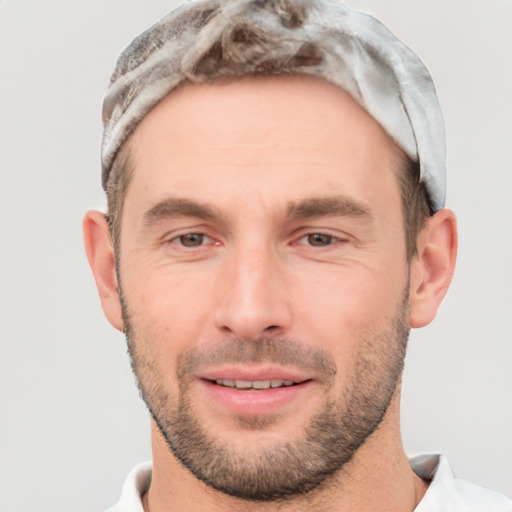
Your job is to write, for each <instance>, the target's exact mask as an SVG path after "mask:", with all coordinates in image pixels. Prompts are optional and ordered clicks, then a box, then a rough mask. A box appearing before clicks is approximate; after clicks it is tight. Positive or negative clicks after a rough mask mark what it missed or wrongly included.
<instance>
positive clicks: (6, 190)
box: [0, 0, 512, 512]
mask: <svg viewBox="0 0 512 512" xmlns="http://www.w3.org/2000/svg"><path fill="white" fill-rule="evenodd" d="M347 3H349V4H350V5H352V6H354V7H358V8H360V9H361V10H366V11H367V12H373V13H375V14H376V15H377V17H379V18H380V19H381V20H382V21H384V22H385V23H386V24H387V25H388V26H389V27H390V28H391V29H392V30H393V31H394V32H395V33H396V34H397V35H398V36H399V37H400V38H401V39H403V40H404V41H405V42H406V43H407V44H408V45H409V46H411V47H412V48H413V49H414V50H415V51H416V52H417V53H418V54H419V55H420V56H421V58H422V59H423V60H424V62H425V63H426V64H427V67H428V68H429V69H430V71H431V73H432V75H433V76H434V79H435V82H436V84H437V89H438V92H439V97H440V101H441V104H442V107H443V110H444V114H445V118H446V126H447V134H448V135H447V136H448V168H449V195H448V205H449V206H450V207H451V208H452V209H454V210H455V211H456V213H457V214H458V218H459V227H460V256H459V262H458V267H457V272H456V275H455V279H454V282H453V285H452V288H451V290H450V292H449V294H448V296H447V298H446V300H445V303H444V304H443V306H442V308H441V311H440V313H439V315H438V318H437V319H436V321H435V323H434V324H433V325H432V326H429V327H427V328H424V329H422V330H419V331H415V332H413V334H412V337H411V343H410V350H409V355H408V359H407V364H406V373H405V384H404V397H403V431H404V440H405V445H406V448H407V450H408V452H409V453H410V454H416V453H420V452H442V453H444V454H446V455H447V456H448V457H449V460H450V462H451V465H452V469H453V470H454V472H455V474H456V475H457V476H460V477H462V478H465V479H468V480H472V481H475V482H477V483H480V484H481V485H484V486H487V487H490V488H493V489H496V490H499V491H501V492H503V493H505V494H508V495H512V463H511V461H512V436H511V432H512V406H511V402H510V395H511V393H510V392H511V388H512V344H511V341H512V325H511V324H512V322H511V316H512V286H511V285H512V275H511V274H512V263H511V261H512V260H511V258H510V254H511V249H512V227H511V226H512V222H511V221H512V201H511V200H510V199H511V193H512V173H511V163H512V149H511V148H512V100H511V91H512V71H511V62H512V16H511V15H512V3H511V2H510V1H509V0H480V1H472V0H460V1H454V0H451V1H443V2H441V1H437V2H436V1H432V0H408V1H384V0H374V1H350V2H347ZM175 4H176V2H172V1H166V2H163V1H156V0H145V1H142V0H139V1H127V0H117V1H115V0H101V1H98V0H97V1H91V0H87V1H85V0H82V1H72V0H65V1H49V0H46V1H41V0H38V1H32V2H30V1H26V0H11V1H6V0H4V1H3V2H1V3H0V29H1V30H0V45H1V46H0V52H1V53H0V70H1V90H0V109H1V110H0V114H1V116H0V130H1V131H0V144H1V147H0V165H1V182H0V187H1V189H0V190H1V286H0V293H1V319H0V327H1V335H2V337H1V346H0V350H1V352H0V357H1V359H0V371H1V374H0V375H1V377H0V378H1V380H0V414H1V423H0V429H1V430H0V478H1V480H0V482H1V484H0V485H1V487H0V509H1V510H2V511H4V512H14V511H46V512H53V511H70V510H72V511H92V510H101V509H103V508H106V507H107V506H109V505H111V504H113V503H114V502H115V501H116V500H117V498H118V495H119V492H120V489H121V486H122V482H123V480H124V478H125V476H126V474H127V473H128V471H129V470H130V469H131V468H132V466H133V465H135V464H136V463H137V462H140V461H142V460H146V459H148V458H149V457H150V446H149V420H148V418H147V415H146V412H145V409H144V406H143V404H142V402H141V401H140V399H139V398H138V394H137V391H136V389H135V386H134V382H133V378H132V375H131V372H130V369H129V364H128V360H127V357H126V354H125V352H126V351H125V345H124V339H123V336H122V335H121V334H119V333H117V332H116V331H114V330H113V329H112V328H111V327H110V325H109V324H108V323H107V321H106V320H105V319H104V317H103V313H102V311H101V308H100V305H99V300H98V298H97V295H96V290H95V286H94V284H93V279H92V275H91V273H90V271H89V269H88V266H87V262H86V258H85V255H84V251H83V248H82V239H81V218H82V216H83V214H84V212H85V211H86V210H87V209H89V208H91V207H95V208H103V206H104V198H103V195H102V192H101V188H100V176H99V175H100V171H99V145H100V137H101V121H100V108H101V101H102V96H103V94H104V91H105V88H106V86H107V83H108V77H109V75H110V72H111V70H112V67H113V65H114V62H115V59H116V58H117V55H118V54H119V52H120V51H121V50H122V49H123V48H124V46H125V45H126V44H127V43H128V42H129V41H130V40H131V38H132V37H133V36H134V35H136V34H138V33H139V32H140V31H142V30H143V29H144V28H146V27H147V26H148V25H149V24H151V23H152V22H153V21H156V20H157V19H158V18H160V17H161V16H163V15H164V14H166V13H167V12H168V11H169V10H170V9H171V7H172V6H173V5H175Z"/></svg>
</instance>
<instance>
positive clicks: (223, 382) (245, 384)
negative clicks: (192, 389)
mask: <svg viewBox="0 0 512 512" xmlns="http://www.w3.org/2000/svg"><path fill="white" fill-rule="evenodd" d="M215 384H218V385H219V386H225V387H227V388H237V389H269V388H280V387H283V386H293V384H294V382H293V381H292V380H255V381H252V382H251V381H248V380H229V379H217V380H216V381H215Z"/></svg>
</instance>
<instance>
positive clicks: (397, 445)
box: [143, 390, 428, 512]
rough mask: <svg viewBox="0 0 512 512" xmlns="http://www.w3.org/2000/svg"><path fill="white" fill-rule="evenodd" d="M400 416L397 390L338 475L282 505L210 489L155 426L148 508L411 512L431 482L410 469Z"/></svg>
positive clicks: (244, 511)
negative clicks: (181, 462) (381, 417)
mask: <svg viewBox="0 0 512 512" xmlns="http://www.w3.org/2000/svg"><path fill="white" fill-rule="evenodd" d="M399 415H400V411H399V393H398V390H397V392H396V393H395V396H394V397H393V400H392V403H391V404H390V407H389V408H388V411H387V413H386V415H385V417H384V419H383V421H382V423H381V424H380V426H379V428H377V430H376V431H375V432H374V433H373V434H372V435H371V436H370V437H368V439H367V440H366V442H365V443H364V444H363V445H362V446H361V447H360V448H359V449H358V451H357V452H356V454H355V455H354V456H353V458H352V459H351V460H350V461H349V462H348V463H346V464H345V466H343V468H342V469H341V470H340V471H338V472H337V473H336V474H335V475H333V476H332V477H330V478H329V479H328V480H327V481H326V482H324V484H322V485H321V486H320V487H319V488H317V489H315V490H314V491H311V492H309V493H307V494H305V495H300V496H298V497H297V498H290V499H287V500H283V501H280V502H254V501H246V500H241V499H238V498H234V497H232V496H229V495H226V494H223V493H221V492H219V491H216V490H214V489H212V488H211V487H209V486H207V485H206V484H204V483H203V482H202V481H200V480H198V479H197V478H196V477H195V476H194V475H192V474H191V473H190V472H189V471H188V470H187V469H185V468H184V467H183V466H182V465H181V464H180V463H179V462H178V461H177V459H176V458H175V457H174V455H173V454H172V453H171V452H170V451H169V448H168V446H167V444H166V442H165V440H164V438H163V436H162V434H161V432H160V430H159V429H158V427H157V426H156V424H154V422H153V423H152V427H151V430H152V446H153V476H152V480H151V486H150V489H149V491H148V493H146V495H145V496H144V497H143V504H144V510H145V512H161V511H164V510H165V511H181V510H187V511H190V512H194V511H202V510H208V511H211V512H224V511H231V510H237V511H240V512H267V511H273V512H275V511H279V512H288V511H290V512H291V511H294V512H296V511H300V510H315V511H318V512H330V511H336V512H348V511H353V510H357V511H358V512H365V511H374V510H379V511H380V512H387V511H389V512H411V511H413V510H414V509H415V508H416V506H417V505H418V503H419V502H420V500H421V499H422V498H423V495H424V494H425V492H426V490H427V487H428V484H427V483H425V482H424V481H423V480H421V479H420V478H419V477H418V476H417V475H416V474H415V473H414V472H413V471H412V469H411V467H410V465H409V461H408V459H407V457H406V455H405V452H404V450H403V446H402V441H401V436H400V432H399Z"/></svg>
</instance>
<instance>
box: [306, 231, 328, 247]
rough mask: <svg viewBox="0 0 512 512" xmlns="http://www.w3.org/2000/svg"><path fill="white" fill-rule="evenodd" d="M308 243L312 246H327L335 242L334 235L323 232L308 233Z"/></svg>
mask: <svg viewBox="0 0 512 512" xmlns="http://www.w3.org/2000/svg"><path fill="white" fill-rule="evenodd" d="M307 240H308V244H309V245H311V246H312V247H326V246H328V245H331V244H332V243H333V242H334V237H333V236H331V235H324V234H323V233H312V234H311V235H307Z"/></svg>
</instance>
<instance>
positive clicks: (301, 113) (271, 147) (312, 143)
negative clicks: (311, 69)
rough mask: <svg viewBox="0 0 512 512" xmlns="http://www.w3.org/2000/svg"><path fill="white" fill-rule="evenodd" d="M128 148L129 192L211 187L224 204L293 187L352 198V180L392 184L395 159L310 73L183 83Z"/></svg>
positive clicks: (358, 112)
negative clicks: (237, 193) (238, 194)
mask: <svg viewBox="0 0 512 512" xmlns="http://www.w3.org/2000/svg"><path fill="white" fill-rule="evenodd" d="M130 149H131V151H132V154H133V159H134V162H133V163H134V176H133V183H132V184H131V186H130V190H135V191H136V190H144V191H145V192H146V196H147V199H148V200H150V199H149V196H158V195H159V194H160V193H162V194H163V193H165V190H166V189H168V188H173V189H174V193H176V189H178V190H179V191H180V192H182V193H183V194H185V195H189V194H191V193H192V194H193V193H197V191H198V190H199V189H201V188H208V187H209V191H210V193H211V192H212V191H213V190H215V193H216V195H218V196H219V198H222V197H223V195H222V194H223V192H225V191H226V190H229V189H233V188H236V187H241V188H242V189H243V190H242V191H243V193H244V195H245V196H246V197H249V192H250V190H249V188H250V189H251V190H259V191H261V192H263V193H266V194H270V195H271V193H272V191H274V192H275V193H276V194H277V193H285V195H287V196H288V197H286V200H287V201H289V200H295V199H296V198H294V197H293V193H294V189H297V188H301V189H303V190H302V192H306V189H308V188H309V189H311V192H313V193H314V194H315V195H318V194H319V193H323V192H325V190H321V189H325V188H326V187H327V188H328V187H329V186H334V187H340V186H341V187H342V188H346V189H347V190H337V191H336V192H341V193H346V192H350V186H351V180H352V181H354V178H357V179H356V181H359V187H360V188H361V187H362V188H367V189H368V190H369V188H371V187H375V186H376V185H378V181H379V180H382V178H384V179H385V181H386V180H387V181H390V179H391V180H392V181H396V177H395V176H394V174H395V173H394V172H392V169H393V168H394V167H395V166H396V161H397V158H398V155H399V154H401V151H400V150H399V149H398V147H397V146H396V145H395V143H394V142H393V141H392V140H391V138H390V137H389V136H388V135H387V134H386V133H385V132H384V130H383V129H382V127H381V126H380V125H379V124H378V123H377V122H376V121H375V120H374V119H373V118H372V117H371V116H370V115H369V114H368V113H367V112H366V111H365V110H364V109H363V108H362V107H360V106H359V105H358V104H357V103H356V102H355V101H354V100H353V99H352V98H351V97H350V95H349V94H348V93H346V92H345V91H343V90H342V89H340V88H338V87H337V86H334V85H332V84H330V83H328V82H326V81H323V80H321V79H318V78H313V77H307V76H292V77H286V78H284V77H279V78H271V79H268V78H244V79H241V80H236V81H232V82H227V83H215V84H193V85H192V84H187V85H185V86H183V87H181V88H180V89H178V90H176V91H174V92H172V93H171V94H170V95H168V96H167V97H166V98H165V99H164V100H162V101H161V102H160V103H159V104H158V105H157V106H156V107H155V108H154V109H153V110H152V111H151V112H150V113H149V114H148V115H147V116H146V117H145V118H144V119H143V120H142V122H141V123H140V124H139V126H138V127H137V129H136V131H135V133H134V135H133V137H132V140H131V143H130ZM157 183H158V185H157ZM353 184H354V183H352V185H353ZM317 185H318V187H317ZM248 187H249V188H248ZM315 187H316V188H318V190H313V189H315ZM302 192H301V193H302ZM353 192H354V191H353ZM359 192H361V191H359ZM381 192H382V193H385V190H381ZM129 193H130V191H129ZM156 199H158V198H157V197H152V200H156ZM298 199H300V198H298Z"/></svg>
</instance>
